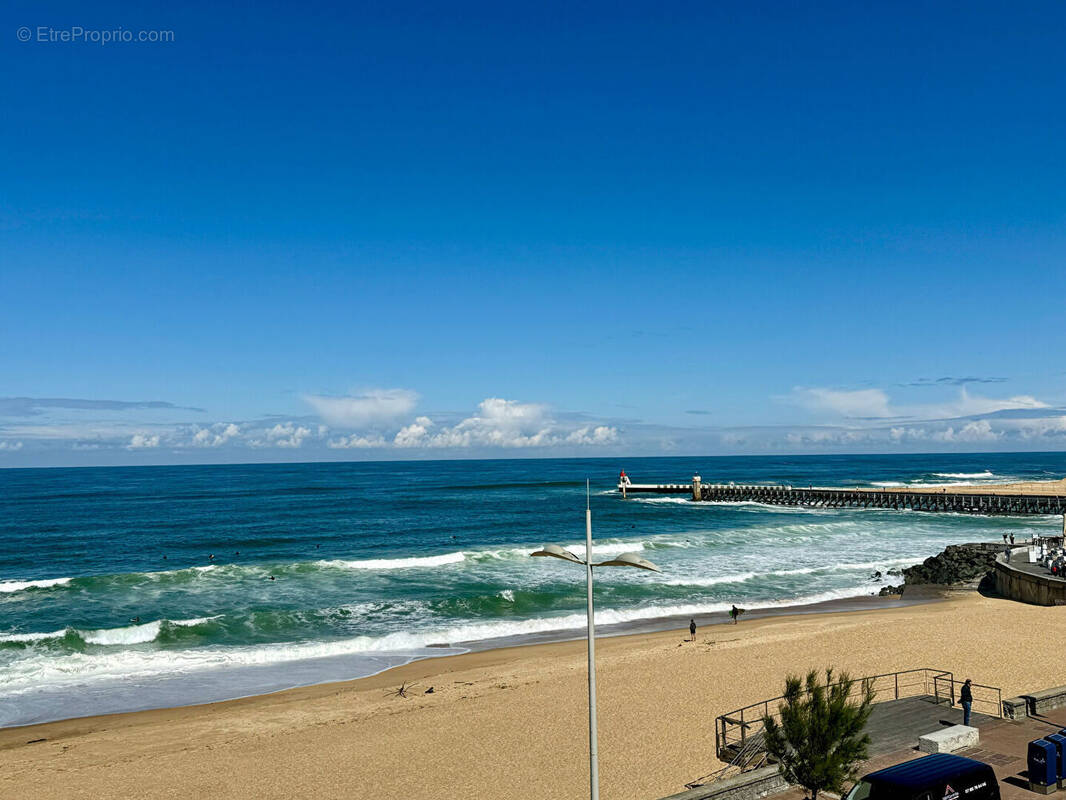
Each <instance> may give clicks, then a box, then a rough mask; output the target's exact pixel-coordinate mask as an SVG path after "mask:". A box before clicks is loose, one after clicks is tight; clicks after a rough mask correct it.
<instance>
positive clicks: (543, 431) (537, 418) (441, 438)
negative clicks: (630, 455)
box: [393, 397, 618, 448]
mask: <svg viewBox="0 0 1066 800" xmlns="http://www.w3.org/2000/svg"><path fill="white" fill-rule="evenodd" d="M617 441H618V430H617V429H615V428H612V427H610V426H607V425H596V426H593V425H585V426H583V427H580V428H576V429H571V428H569V427H567V426H564V425H561V424H560V423H558V422H556V421H555V420H554V419H552V418H551V417H550V416H549V414H548V410H547V408H546V407H545V406H543V405H541V404H539V403H520V402H518V401H517V400H506V399H504V398H500V397H487V398H485V399H484V400H482V401H481V403H479V404H478V409H477V412H476V413H475V414H473V415H471V416H469V417H467V418H466V419H464V420H462V421H460V422H458V423H456V424H455V425H452V426H450V427H449V426H443V427H437V426H436V425H435V423H434V422H433V420H431V419H430V418H429V417H424V416H423V417H418V418H417V419H415V421H414V422H412V423H411V424H409V425H406V426H404V427H403V428H401V429H400V430H399V432H398V433H397V434H396V436H395V437H394V438H393V444H394V445H395V446H396V447H408V448H409V447H434V448H470V447H490V448H500V447H502V448H529V447H552V446H559V445H581V446H595V445H606V444H613V443H615V442H617Z"/></svg>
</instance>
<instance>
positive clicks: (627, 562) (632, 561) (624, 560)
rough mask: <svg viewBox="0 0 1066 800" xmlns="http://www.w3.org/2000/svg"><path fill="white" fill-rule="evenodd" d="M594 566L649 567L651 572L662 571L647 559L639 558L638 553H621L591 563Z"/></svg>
mask: <svg viewBox="0 0 1066 800" xmlns="http://www.w3.org/2000/svg"><path fill="white" fill-rule="evenodd" d="M592 566H594V567H638V568H639V569H650V570H651V571H652V572H662V570H661V569H659V568H658V567H657V566H655V565H654V564H652V563H651V562H650V561H648V559H646V558H641V556H640V553H621V554H619V555H617V556H615V557H614V558H612V559H610V560H609V561H601V562H600V563H599V564H593V565H592Z"/></svg>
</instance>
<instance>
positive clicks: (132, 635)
mask: <svg viewBox="0 0 1066 800" xmlns="http://www.w3.org/2000/svg"><path fill="white" fill-rule="evenodd" d="M162 625H163V622H162V620H158V619H157V620H156V621H155V622H146V623H144V624H143V625H130V626H128V627H125V628H101V629H100V630H95V631H81V638H82V639H84V640H85V641H86V642H88V643H89V644H100V645H111V646H116V645H126V644H144V643H145V642H150V641H152V640H153V639H155V637H156V636H158V635H159V629H160V628H161V627H162Z"/></svg>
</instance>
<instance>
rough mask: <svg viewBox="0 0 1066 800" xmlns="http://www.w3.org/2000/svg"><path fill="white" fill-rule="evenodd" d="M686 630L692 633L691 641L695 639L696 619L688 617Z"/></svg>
mask: <svg viewBox="0 0 1066 800" xmlns="http://www.w3.org/2000/svg"><path fill="white" fill-rule="evenodd" d="M688 632H689V633H690V634H692V641H696V620H694V619H690V620H689V621H688Z"/></svg>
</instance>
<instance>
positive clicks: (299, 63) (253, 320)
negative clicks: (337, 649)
mask: <svg viewBox="0 0 1066 800" xmlns="http://www.w3.org/2000/svg"><path fill="white" fill-rule="evenodd" d="M0 18H2V19H3V24H2V27H0V39H2V41H3V45H2V46H0V67H2V74H3V75H4V79H3V81H2V82H0V101H2V107H3V109H4V114H3V118H2V119H3V122H2V124H0V466H6V467H20V466H21V467H28V466H66V465H90V464H102V465H111V464H167V463H176V464H181V463H215V462H251V461H313V460H363V459H367V460H377V459H394V458H395V459H400V458H402V459H419V458H471V457H476V458H485V457H539V456H595V455H602V456H615V455H618V456H624V455H660V454H663V455H671V454H676V455H715V454H733V453H740V454H744V453H752V454H760V453H820V452H834V453H839V452H856V453H857V452H878V453H887V452H938V451H946V452H953V451H978V452H982V451H998V450H1007V451H1010V450H1062V449H1066V362H1064V360H1063V358H1062V356H1061V354H1062V353H1063V351H1064V348H1063V345H1064V343H1066V333H1064V331H1066V324H1064V320H1066V303H1064V301H1063V300H1064V297H1066V180H1064V178H1066V174H1064V173H1066V170H1064V163H1063V160H1064V156H1063V154H1064V152H1066V150H1064V149H1063V145H1062V143H1063V141H1064V138H1066V137H1064V134H1066V131H1064V122H1066V102H1064V90H1066V49H1064V48H1063V47H1062V42H1063V41H1066V6H1063V5H1062V4H1061V3H1057V2H1031V3H1025V4H1017V3H1006V2H1002V3H985V2H973V3H967V4H964V5H959V4H949V3H912V4H900V3H868V4H857V3H853V2H848V3H843V2H841V3H806V4H785V3H759V2H745V3H724V2H723V3H705V2H704V3H675V4H667V5H665V6H664V5H663V4H661V3H654V4H653V3H641V4H638V3H585V4H574V3H572V2H571V3H538V4H527V5H517V4H501V3H483V4H470V3H449V4H425V5H418V4H409V3H403V2H390V3H364V2H351V3H313V2H312V3H299V4H296V3H290V4H279V3H258V4H256V5H255V6H254V8H253V7H251V6H247V7H242V8H228V7H226V4H218V3H200V2H195V1H193V2H182V3H171V4H165V5H164V4H155V3H140V4H113V3H107V2H100V3H94V4H92V5H91V7H90V6H86V5H85V4H83V3H79V4H74V3H58V2H47V1H45V2H40V1H39V0H34V1H33V2H25V1H23V0H15V2H12V3H7V4H5V6H4V9H3V10H2V11H0ZM142 34H143V38H145V39H146V41H140V40H139V39H140V38H142ZM109 37H110V39H111V41H108V40H107V39H108V38H109ZM123 38H130V39H132V40H131V41H123Z"/></svg>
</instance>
